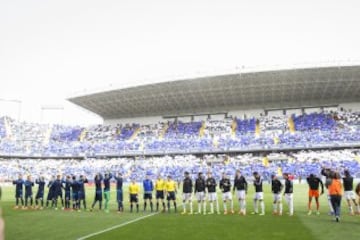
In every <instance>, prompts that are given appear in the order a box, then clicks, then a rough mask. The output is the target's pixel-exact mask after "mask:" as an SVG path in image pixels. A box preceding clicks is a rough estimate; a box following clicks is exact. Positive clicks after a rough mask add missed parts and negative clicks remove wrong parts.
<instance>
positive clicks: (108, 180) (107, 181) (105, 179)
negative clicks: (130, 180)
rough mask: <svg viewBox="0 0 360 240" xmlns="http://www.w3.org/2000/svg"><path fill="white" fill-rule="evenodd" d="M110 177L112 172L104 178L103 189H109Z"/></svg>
mask: <svg viewBox="0 0 360 240" xmlns="http://www.w3.org/2000/svg"><path fill="white" fill-rule="evenodd" d="M111 178H112V174H111V173H109V176H107V177H105V178H104V191H110V180H111Z"/></svg>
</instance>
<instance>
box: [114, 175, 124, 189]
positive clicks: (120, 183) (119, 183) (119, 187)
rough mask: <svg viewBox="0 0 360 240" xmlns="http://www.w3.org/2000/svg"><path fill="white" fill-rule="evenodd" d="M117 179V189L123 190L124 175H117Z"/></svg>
mask: <svg viewBox="0 0 360 240" xmlns="http://www.w3.org/2000/svg"><path fill="white" fill-rule="evenodd" d="M115 180H116V190H122V187H123V178H122V177H115Z"/></svg>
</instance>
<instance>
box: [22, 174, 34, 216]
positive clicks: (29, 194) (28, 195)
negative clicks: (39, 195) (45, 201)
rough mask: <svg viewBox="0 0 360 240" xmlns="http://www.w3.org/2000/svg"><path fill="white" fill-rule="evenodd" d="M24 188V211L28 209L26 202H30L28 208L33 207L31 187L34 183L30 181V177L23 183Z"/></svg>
mask: <svg viewBox="0 0 360 240" xmlns="http://www.w3.org/2000/svg"><path fill="white" fill-rule="evenodd" d="M24 186H25V209H27V208H28V201H29V200H30V207H32V205H33V201H34V199H33V192H32V187H33V186H34V182H33V181H32V180H31V176H30V175H29V176H28V177H27V179H26V181H25V182H24Z"/></svg>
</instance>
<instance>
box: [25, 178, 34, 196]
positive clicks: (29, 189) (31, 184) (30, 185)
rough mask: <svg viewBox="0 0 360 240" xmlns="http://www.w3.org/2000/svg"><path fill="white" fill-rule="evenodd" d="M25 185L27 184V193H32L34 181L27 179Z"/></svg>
mask: <svg viewBox="0 0 360 240" xmlns="http://www.w3.org/2000/svg"><path fill="white" fill-rule="evenodd" d="M24 185H25V194H26V195H32V187H33V186H34V182H32V181H29V180H26V181H25V183H24Z"/></svg>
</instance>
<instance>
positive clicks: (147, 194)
mask: <svg viewBox="0 0 360 240" xmlns="http://www.w3.org/2000/svg"><path fill="white" fill-rule="evenodd" d="M143 188H144V211H146V206H147V201H148V202H149V204H150V210H151V212H152V211H153V202H152V192H153V191H154V184H153V182H152V181H151V179H150V173H147V174H146V178H145V180H144V181H143Z"/></svg>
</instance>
